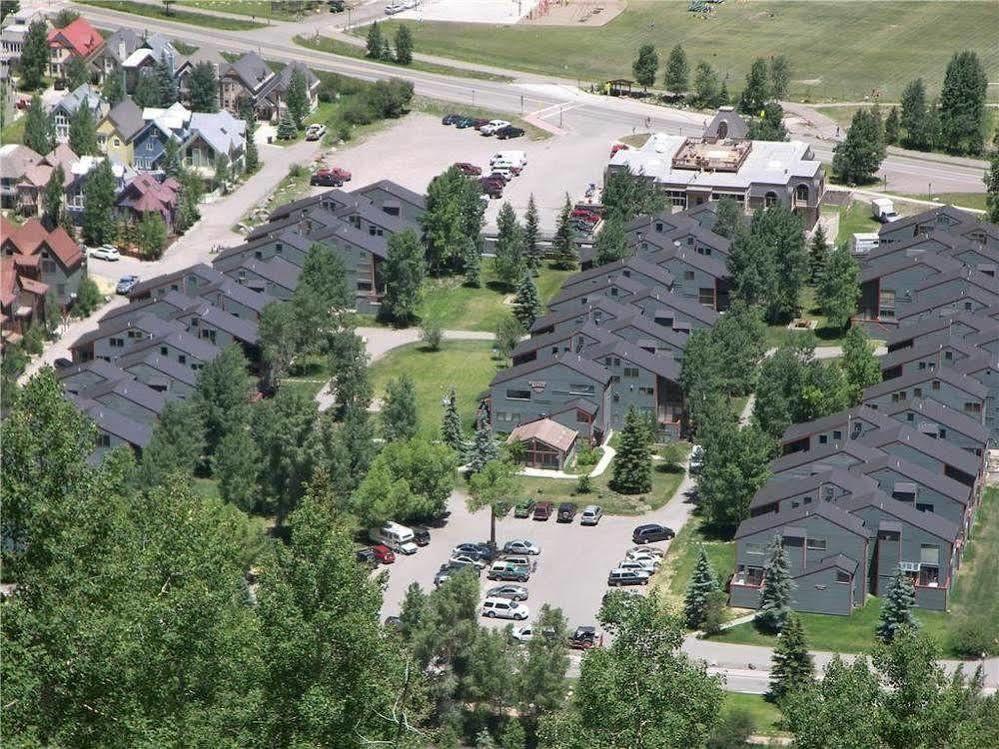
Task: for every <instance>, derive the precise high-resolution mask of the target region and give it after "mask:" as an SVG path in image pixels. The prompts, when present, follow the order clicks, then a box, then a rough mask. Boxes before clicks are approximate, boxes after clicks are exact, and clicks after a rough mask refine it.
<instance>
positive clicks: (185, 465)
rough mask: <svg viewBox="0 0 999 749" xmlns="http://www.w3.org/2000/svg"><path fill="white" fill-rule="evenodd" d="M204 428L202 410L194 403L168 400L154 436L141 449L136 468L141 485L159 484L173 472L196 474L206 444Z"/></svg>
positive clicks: (148, 486)
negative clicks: (140, 457) (199, 411)
mask: <svg viewBox="0 0 999 749" xmlns="http://www.w3.org/2000/svg"><path fill="white" fill-rule="evenodd" d="M204 431H205V430H204V425H203V424H202V422H201V414H200V413H198V409H197V408H196V407H195V406H194V404H193V403H191V402H190V401H171V402H169V403H167V405H166V407H165V408H164V409H163V412H162V413H161V414H160V416H159V419H157V421H156V425H155V426H154V427H153V436H152V439H151V440H150V441H149V444H148V445H147V446H146V447H145V448H144V449H143V450H142V459H141V461H140V463H139V466H138V471H137V473H138V476H139V480H140V482H141V483H142V485H143V486H145V487H147V488H152V487H154V486H158V485H160V484H162V483H164V482H165V481H166V479H167V477H168V476H170V475H171V474H177V473H179V474H181V475H184V476H187V477H188V478H190V477H191V476H193V475H194V471H195V470H196V469H197V467H198V466H199V465H200V463H201V454H202V451H203V450H204V448H205V438H204Z"/></svg>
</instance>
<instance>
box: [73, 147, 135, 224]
mask: <svg viewBox="0 0 999 749" xmlns="http://www.w3.org/2000/svg"><path fill="white" fill-rule="evenodd" d="M105 159H107V156H89V155H88V156H81V157H80V158H79V159H77V160H76V161H75V162H73V164H72V165H71V167H70V171H69V173H70V176H71V178H72V180H71V181H70V183H69V185H67V186H66V209H67V210H68V211H69V213H70V216H72V218H73V221H74V223H76V224H77V225H79V224H80V223H82V221H83V209H84V208H85V207H86V200H87V193H86V186H87V180H89V179H90V173H91V172H92V171H93V170H94V169H95V168H96V167H97V165H98V164H100V163H101V162H102V161H104V160H105ZM109 163H110V165H111V172H112V174H113V175H114V179H115V194H116V195H117V194H118V193H120V192H121V190H122V188H123V187H124V186H125V183H126V182H128V181H129V180H130V179H132V177H133V176H135V170H134V169H132V168H131V167H130V166H126V165H125V164H118V163H115V162H114V161H109Z"/></svg>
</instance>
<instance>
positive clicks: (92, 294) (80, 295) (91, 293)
mask: <svg viewBox="0 0 999 749" xmlns="http://www.w3.org/2000/svg"><path fill="white" fill-rule="evenodd" d="M103 303H104V297H102V296H101V290H100V289H99V288H97V284H96V283H94V279H92V278H91V277H90V276H89V274H88V275H85V276H84V277H83V278H82V279H80V285H79V287H77V289H76V304H74V305H73V314H74V315H76V316H77V317H90V315H92V314H93V313H94V311H95V310H96V309H97V308H98V307H100V306H101V304H103Z"/></svg>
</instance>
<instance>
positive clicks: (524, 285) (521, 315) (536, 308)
mask: <svg viewBox="0 0 999 749" xmlns="http://www.w3.org/2000/svg"><path fill="white" fill-rule="evenodd" d="M540 315H541V300H540V299H539V298H538V287H537V286H535V285H534V278H533V277H532V276H531V274H530V273H525V274H524V277H523V278H522V279H521V280H520V285H519V286H518V287H517V295H516V297H514V300H513V316H514V317H516V318H517V320H519V321H520V324H521V325H523V326H524V330H530V329H531V326H532V325H533V324H534V321H535V320H537V319H538V317H540Z"/></svg>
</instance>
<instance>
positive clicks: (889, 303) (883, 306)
mask: <svg viewBox="0 0 999 749" xmlns="http://www.w3.org/2000/svg"><path fill="white" fill-rule="evenodd" d="M878 310H879V312H878V314H879V316H880V317H886V318H889V319H892V320H894V319H895V292H894V291H889V290H887V289H882V290H881V293H880V294H879V295H878Z"/></svg>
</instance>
